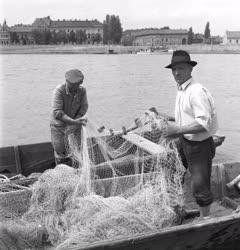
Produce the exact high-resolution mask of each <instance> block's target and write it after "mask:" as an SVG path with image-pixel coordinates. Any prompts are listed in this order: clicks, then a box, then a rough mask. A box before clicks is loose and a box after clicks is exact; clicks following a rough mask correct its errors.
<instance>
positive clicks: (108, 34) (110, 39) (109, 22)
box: [103, 15, 122, 44]
mask: <svg viewBox="0 0 240 250" xmlns="http://www.w3.org/2000/svg"><path fill="white" fill-rule="evenodd" d="M121 38H122V25H121V22H120V19H119V16H115V15H111V16H110V15H106V20H105V21H104V22H103V43H104V44H109V43H111V44H112V43H113V44H118V43H120V42H121Z"/></svg>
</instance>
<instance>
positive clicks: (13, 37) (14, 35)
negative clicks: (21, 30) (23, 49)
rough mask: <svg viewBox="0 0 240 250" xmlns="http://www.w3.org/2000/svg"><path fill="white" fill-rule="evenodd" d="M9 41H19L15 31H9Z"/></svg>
mask: <svg viewBox="0 0 240 250" xmlns="http://www.w3.org/2000/svg"><path fill="white" fill-rule="evenodd" d="M10 41H11V43H14V44H15V43H19V39H18V35H17V33H16V32H11V33H10Z"/></svg>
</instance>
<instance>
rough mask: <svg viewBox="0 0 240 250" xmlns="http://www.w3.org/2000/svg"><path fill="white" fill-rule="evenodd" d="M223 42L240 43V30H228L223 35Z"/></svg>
mask: <svg viewBox="0 0 240 250" xmlns="http://www.w3.org/2000/svg"><path fill="white" fill-rule="evenodd" d="M223 44H240V31H228V30H227V31H226V32H225V34H224V36H223Z"/></svg>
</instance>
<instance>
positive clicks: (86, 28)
mask: <svg viewBox="0 0 240 250" xmlns="http://www.w3.org/2000/svg"><path fill="white" fill-rule="evenodd" d="M36 31H38V32H43V31H47V32H49V31H50V32H54V33H55V34H57V33H58V32H64V33H65V34H66V35H69V34H70V33H74V34H75V35H76V33H77V32H79V31H82V32H83V33H85V34H86V41H85V42H84V43H94V41H96V42H97V43H99V42H101V41H102V39H103V24H102V23H101V22H99V21H98V20H96V19H95V20H85V21H81V20H77V19H75V20H65V19H63V20H51V18H50V16H47V17H43V18H36V19H35V20H34V22H33V23H32V24H31V25H24V24H17V25H14V26H12V27H8V26H7V24H6V21H4V23H3V25H0V44H2V45H8V44H10V43H11V40H12V43H19V44H33V43H34V32H36ZM11 37H12V38H13V39H11ZM94 39H95V40H94Z"/></svg>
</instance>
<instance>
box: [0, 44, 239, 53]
mask: <svg viewBox="0 0 240 250" xmlns="http://www.w3.org/2000/svg"><path fill="white" fill-rule="evenodd" d="M141 49H142V50H145V49H147V47H146V46H121V45H111V46H108V45H81V46H80V45H24V46H20V45H18V46H16V45H10V46H2V47H0V54H111V53H112V54H129V53H133V54H134V53H136V52H137V51H139V50H141ZM167 49H171V50H176V49H183V50H187V51H189V52H190V53H201V54H205V53H206V54H226V53H229V54H240V45H222V44H220V45H210V44H193V45H172V46H168V48H167ZM154 53H167V52H166V51H165V52H164V51H163V50H156V51H154Z"/></svg>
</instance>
